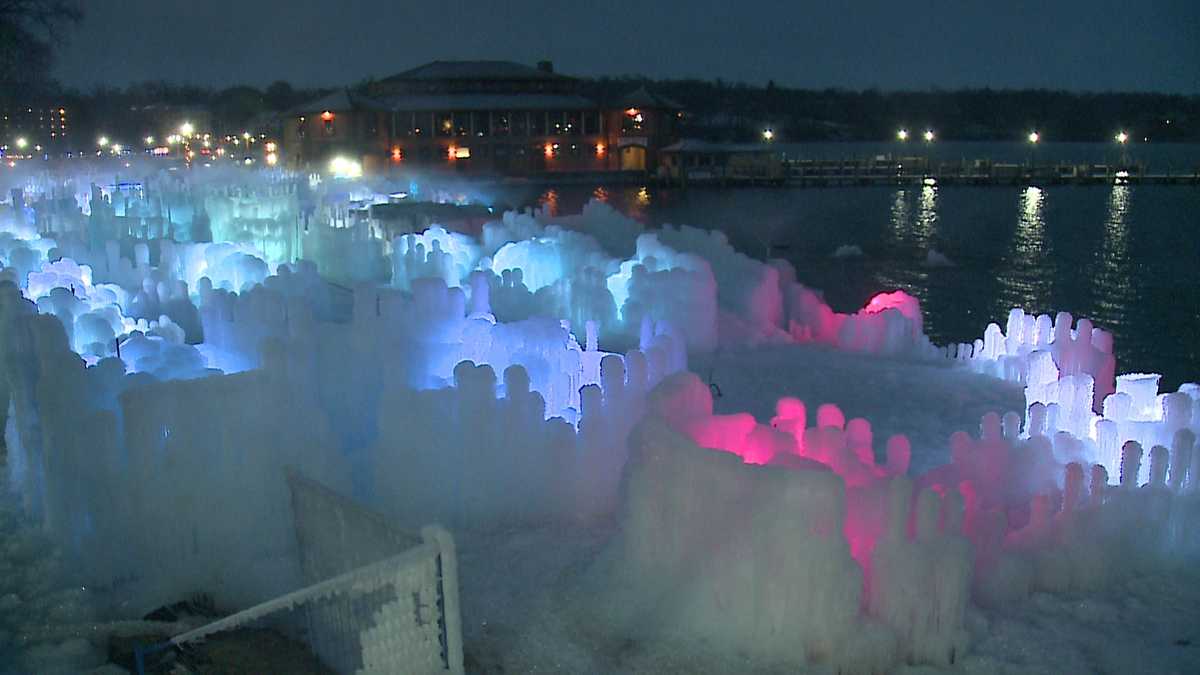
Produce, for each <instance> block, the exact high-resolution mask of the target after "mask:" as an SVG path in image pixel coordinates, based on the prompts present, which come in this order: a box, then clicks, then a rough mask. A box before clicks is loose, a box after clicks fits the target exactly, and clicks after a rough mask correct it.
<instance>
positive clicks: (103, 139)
mask: <svg viewBox="0 0 1200 675" xmlns="http://www.w3.org/2000/svg"><path fill="white" fill-rule="evenodd" d="M96 144H97V145H99V146H100V147H102V148H107V147H108V136H101V137H100V138H98V139H97V140H96Z"/></svg>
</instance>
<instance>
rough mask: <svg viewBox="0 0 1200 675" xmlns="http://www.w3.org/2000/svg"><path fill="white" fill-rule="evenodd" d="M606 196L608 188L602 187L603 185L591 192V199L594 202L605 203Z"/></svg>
mask: <svg viewBox="0 0 1200 675" xmlns="http://www.w3.org/2000/svg"><path fill="white" fill-rule="evenodd" d="M608 196H609V195H608V188H606V187H604V186H603V185H601V186H600V187H598V188H596V189H595V190H592V198H593V199H595V200H596V201H600V202H607V201H608Z"/></svg>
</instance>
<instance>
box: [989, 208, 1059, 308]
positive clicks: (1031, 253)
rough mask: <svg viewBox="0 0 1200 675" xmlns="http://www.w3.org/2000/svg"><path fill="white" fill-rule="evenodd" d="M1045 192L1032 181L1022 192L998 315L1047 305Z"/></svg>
mask: <svg viewBox="0 0 1200 675" xmlns="http://www.w3.org/2000/svg"><path fill="white" fill-rule="evenodd" d="M1045 207H1046V193H1045V192H1044V191H1043V190H1042V189H1041V188H1039V187H1035V186H1033V185H1030V186H1029V187H1027V188H1025V189H1024V190H1023V191H1022V192H1021V196H1020V202H1019V204H1018V209H1017V229H1016V231H1015V232H1014V233H1013V241H1012V248H1011V251H1010V253H1009V256H1008V257H1009V258H1010V260H1009V266H1010V268H1011V272H1010V273H1009V274H1008V275H1007V276H1006V278H1004V279H1002V280H1001V290H1002V292H1001V294H1000V297H998V298H997V300H998V301H999V303H998V305H997V309H996V310H995V311H996V312H997V313H996V316H1001V314H1000V313H999V312H1007V311H1008V310H1009V309H1010V308H1012V307H1023V308H1025V309H1026V311H1038V310H1039V309H1041V308H1043V307H1044V302H1045V301H1046V300H1048V298H1046V297H1044V296H1045V295H1046V293H1045V290H1046V279H1048V278H1049V276H1050V275H1049V271H1048V270H1046V269H1045V263H1046V252H1045V245H1046V218H1045Z"/></svg>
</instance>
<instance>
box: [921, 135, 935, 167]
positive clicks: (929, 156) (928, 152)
mask: <svg viewBox="0 0 1200 675" xmlns="http://www.w3.org/2000/svg"><path fill="white" fill-rule="evenodd" d="M921 138H924V139H925V175H927V176H928V175H931V174H932V173H933V152H932V151H933V139H934V134H933V129H926V130H925V133H923V134H921Z"/></svg>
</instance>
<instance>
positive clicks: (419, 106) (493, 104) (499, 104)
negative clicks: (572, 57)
mask: <svg viewBox="0 0 1200 675" xmlns="http://www.w3.org/2000/svg"><path fill="white" fill-rule="evenodd" d="M385 100H386V102H387V105H388V106H389V108H390V109H391V110H397V111H404V112H410V111H411V112H426V111H446V112H450V111H454V110H464V111H465V110H595V109H598V108H599V106H598V105H596V103H595V102H593V101H591V100H589V99H587V98H584V97H582V96H576V95H573V94H401V95H399V96H391V97H388V98H387V99H385Z"/></svg>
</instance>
